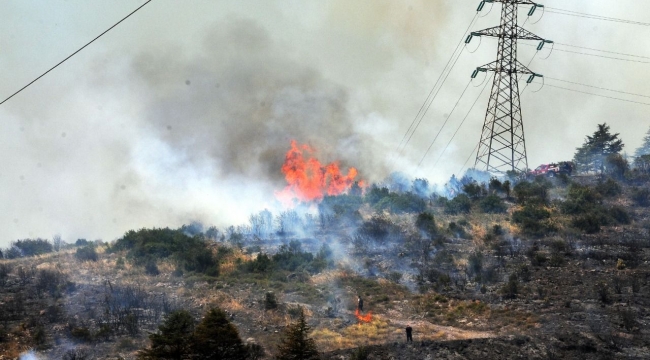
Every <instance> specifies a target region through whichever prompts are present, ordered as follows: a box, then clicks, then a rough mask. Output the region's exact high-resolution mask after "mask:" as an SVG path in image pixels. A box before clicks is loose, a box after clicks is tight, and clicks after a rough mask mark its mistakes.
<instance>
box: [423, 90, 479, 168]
mask: <svg viewBox="0 0 650 360" xmlns="http://www.w3.org/2000/svg"><path fill="white" fill-rule="evenodd" d="M486 80H487V79H486ZM489 83H490V82H489V81H485V85H483V88H482V89H481V92H480V93H479V94H478V96H477V97H476V100H474V103H473V104H472V106H471V107H470V108H469V111H468V112H467V114H466V115H465V117H464V118H463V121H461V122H460V125H458V127H457V128H456V132H454V135H452V136H451V139H449V142H448V143H447V145H446V146H445V148H444V149H443V150H442V152H441V153H440V156H438V159H436V162H435V163H434V164H433V167H434V168H435V167H436V165H438V162H439V161H440V159H442V156H443V155H444V154H445V152H446V151H447V148H449V145H451V142H452V141H454V138H455V137H456V134H458V131H460V128H461V127H462V126H463V124H464V123H465V120H467V118H468V117H469V114H470V113H471V112H472V110H473V109H474V106H475V105H476V103H477V102H478V100H479V99H480V98H481V95H482V94H483V91H485V89H486V88H487V85H488V84H489ZM425 156H426V154H425ZM470 157H471V155H470ZM423 160H424V158H423ZM420 162H421V161H420Z"/></svg>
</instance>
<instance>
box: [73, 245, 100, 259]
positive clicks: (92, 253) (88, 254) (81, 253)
mask: <svg viewBox="0 0 650 360" xmlns="http://www.w3.org/2000/svg"><path fill="white" fill-rule="evenodd" d="M74 257H75V258H76V259H77V260H79V261H97V251H96V250H95V247H94V246H84V247H80V248H77V251H76V252H75V254H74Z"/></svg>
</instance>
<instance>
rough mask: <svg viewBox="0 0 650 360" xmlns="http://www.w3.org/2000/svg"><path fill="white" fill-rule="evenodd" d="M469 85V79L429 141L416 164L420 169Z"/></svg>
mask: <svg viewBox="0 0 650 360" xmlns="http://www.w3.org/2000/svg"><path fill="white" fill-rule="evenodd" d="M471 83H472V79H470V80H469V82H467V85H466V86H465V89H464V90H463V92H462V93H461V94H460V97H459V98H458V101H456V104H455V105H454V107H453V109H451V112H450V113H449V114H448V115H447V118H446V119H445V122H444V123H442V126H441V127H440V130H438V133H437V134H436V136H435V137H434V138H433V141H431V144H429V147H428V148H427V151H425V152H424V156H422V159H421V160H420V162H419V163H418V167H420V165H422V162H423V161H424V159H425V158H426V157H427V154H428V153H429V150H431V147H433V144H435V142H436V140H437V139H438V136H440V133H441V132H442V129H444V128H445V125H447V122H448V121H449V118H451V115H452V114H453V113H454V111H455V110H456V108H457V107H458V104H459V103H460V100H461V99H462V98H463V95H465V92H466V91H467V88H468V87H469V84H471ZM486 84H487V82H486Z"/></svg>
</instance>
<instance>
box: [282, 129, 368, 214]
mask: <svg viewBox="0 0 650 360" xmlns="http://www.w3.org/2000/svg"><path fill="white" fill-rule="evenodd" d="M315 152H316V151H315V150H314V149H313V148H312V147H310V146H309V145H306V144H303V145H300V144H298V142H296V141H295V140H292V141H291V149H289V151H287V154H286V156H285V161H284V164H283V165H282V174H284V178H285V179H286V181H287V184H288V185H287V186H286V187H285V188H284V190H282V191H280V192H278V193H277V194H276V196H277V197H278V199H280V201H282V202H283V203H284V204H293V203H295V202H296V201H298V202H313V201H320V200H322V199H323V197H324V196H326V195H329V196H335V195H340V194H342V193H344V192H346V191H347V190H349V189H350V187H352V185H353V184H354V183H355V178H356V177H357V173H358V172H357V169H356V168H354V167H350V168H349V169H348V172H347V174H344V173H342V172H341V169H340V168H339V164H338V163H337V162H333V163H329V164H322V163H321V162H320V161H319V160H318V159H316V158H315V157H313V155H314V154H315ZM357 186H363V182H360V183H357Z"/></svg>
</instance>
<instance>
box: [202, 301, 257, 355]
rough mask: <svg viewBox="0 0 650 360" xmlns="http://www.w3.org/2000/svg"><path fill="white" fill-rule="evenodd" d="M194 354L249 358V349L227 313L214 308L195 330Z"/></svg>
mask: <svg viewBox="0 0 650 360" xmlns="http://www.w3.org/2000/svg"><path fill="white" fill-rule="evenodd" d="M193 349H194V351H193V354H195V355H197V356H198V358H199V359H215V360H217V359H218V360H242V359H247V358H249V350H248V348H247V347H246V346H244V343H243V342H242V340H241V338H240V337H239V332H238V331H237V328H236V327H235V326H234V325H233V324H231V323H230V321H228V318H227V317H226V313H225V312H224V311H223V310H221V309H218V308H213V309H211V310H210V311H208V313H207V314H206V315H205V318H203V320H202V321H201V323H199V325H197V326H196V330H194V346H193Z"/></svg>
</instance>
